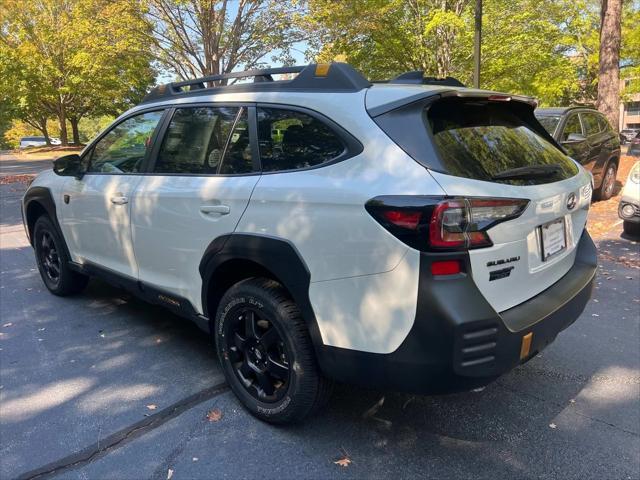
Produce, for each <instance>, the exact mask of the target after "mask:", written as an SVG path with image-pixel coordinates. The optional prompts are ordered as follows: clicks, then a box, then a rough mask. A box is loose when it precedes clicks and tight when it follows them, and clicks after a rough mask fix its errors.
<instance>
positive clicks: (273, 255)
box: [200, 233, 323, 350]
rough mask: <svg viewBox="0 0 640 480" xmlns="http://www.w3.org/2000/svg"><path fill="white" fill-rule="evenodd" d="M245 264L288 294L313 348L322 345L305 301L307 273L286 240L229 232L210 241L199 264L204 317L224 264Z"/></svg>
mask: <svg viewBox="0 0 640 480" xmlns="http://www.w3.org/2000/svg"><path fill="white" fill-rule="evenodd" d="M234 261H247V262H251V263H252V264H255V265H257V266H259V267H261V268H262V269H264V270H265V271H268V272H270V273H271V274H272V275H273V276H274V277H276V278H277V280H278V281H279V282H280V283H282V285H283V286H284V287H285V288H286V289H287V290H288V291H289V293H290V294H291V296H292V298H293V300H294V301H295V302H296V304H297V306H298V308H299V309H300V313H301V314H302V317H303V318H304V320H305V323H306V324H307V328H308V329H309V333H310V335H311V339H312V341H313V344H314V348H315V349H316V350H318V349H319V348H320V346H322V345H323V343H322V337H321V335H320V330H319V329H318V324H317V322H316V318H315V314H314V313H313V308H312V307H311V302H310V300H309V283H310V280H311V274H310V273H309V269H308V268H307V265H306V264H305V262H304V260H303V259H302V257H301V255H300V254H299V252H298V250H297V249H296V247H295V246H294V245H293V244H292V243H291V242H289V241H288V240H285V239H282V238H277V237H272V236H267V235H256V234H246V233H231V234H227V235H223V236H222V237H218V238H216V239H215V240H213V241H212V242H211V244H210V245H209V247H208V248H207V250H206V252H205V255H204V256H203V258H202V261H201V262H200V274H201V275H202V305H203V309H204V315H205V316H206V317H208V318H210V319H213V318H214V317H215V312H210V311H209V298H208V295H209V292H210V289H211V288H215V285H216V284H217V283H219V282H222V281H224V278H222V277H220V275H219V272H223V271H224V270H225V269H224V268H223V267H224V266H225V264H231V263H229V262H234Z"/></svg>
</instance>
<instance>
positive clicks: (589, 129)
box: [580, 113, 600, 136]
mask: <svg viewBox="0 0 640 480" xmlns="http://www.w3.org/2000/svg"><path fill="white" fill-rule="evenodd" d="M580 116H581V117H582V123H584V129H585V130H586V131H585V135H587V136H589V135H594V134H596V133H598V132H599V131H600V125H599V124H598V117H597V116H596V115H594V114H593V113H581V114H580Z"/></svg>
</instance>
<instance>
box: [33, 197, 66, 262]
mask: <svg viewBox="0 0 640 480" xmlns="http://www.w3.org/2000/svg"><path fill="white" fill-rule="evenodd" d="M34 202H35V203H37V204H38V205H40V206H41V207H42V208H43V210H44V211H45V212H46V213H47V215H48V216H49V218H50V219H51V222H53V226H54V227H55V229H56V230H57V233H58V235H59V236H60V238H61V239H62V248H64V252H65V253H66V254H67V258H71V255H70V254H69V249H68V247H67V242H66V240H65V238H64V235H63V233H62V228H60V224H59V223H58V215H57V210H56V203H55V201H54V200H53V195H52V194H51V190H50V189H49V188H47V187H31V188H29V189H28V190H27V192H26V193H25V194H24V198H23V199H22V220H23V223H24V227H25V231H26V233H27V238H28V239H29V243H30V244H31V246H32V247H33V232H32V231H31V228H30V226H29V225H30V223H31V222H32V221H34V219H31V218H29V216H28V215H29V207H30V206H31V205H32V204H33V203H34Z"/></svg>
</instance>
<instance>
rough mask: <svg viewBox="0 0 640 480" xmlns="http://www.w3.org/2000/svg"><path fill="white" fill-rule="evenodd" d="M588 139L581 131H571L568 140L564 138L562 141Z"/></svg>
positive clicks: (569, 141) (570, 141)
mask: <svg viewBox="0 0 640 480" xmlns="http://www.w3.org/2000/svg"><path fill="white" fill-rule="evenodd" d="M586 139H587V137H585V136H584V135H582V134H581V133H570V134H569V136H568V137H567V138H566V140H564V141H563V142H562V143H575V142H582V141H584V140H586Z"/></svg>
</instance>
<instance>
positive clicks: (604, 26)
mask: <svg viewBox="0 0 640 480" xmlns="http://www.w3.org/2000/svg"><path fill="white" fill-rule="evenodd" d="M601 8H602V10H601V12H600V18H601V23H600V70H599V72H598V103H597V106H598V110H600V112H602V113H603V114H604V115H605V116H606V117H607V119H608V120H609V123H611V126H612V127H613V128H614V129H615V131H616V132H617V131H618V130H619V120H620V117H619V103H620V36H621V31H620V18H621V16H622V0H602V5H601Z"/></svg>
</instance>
